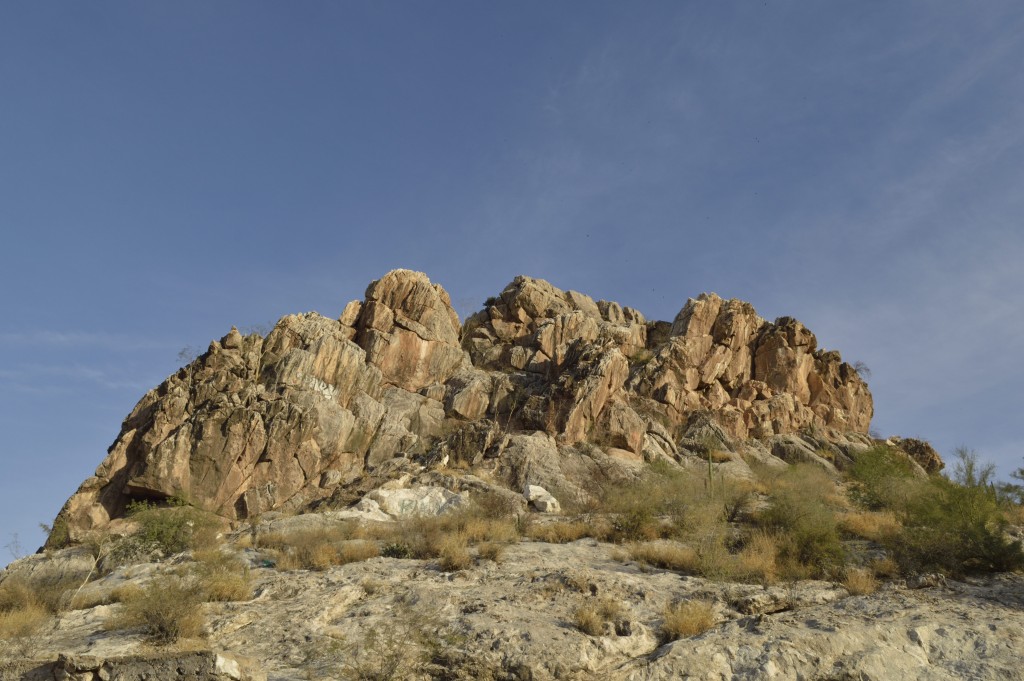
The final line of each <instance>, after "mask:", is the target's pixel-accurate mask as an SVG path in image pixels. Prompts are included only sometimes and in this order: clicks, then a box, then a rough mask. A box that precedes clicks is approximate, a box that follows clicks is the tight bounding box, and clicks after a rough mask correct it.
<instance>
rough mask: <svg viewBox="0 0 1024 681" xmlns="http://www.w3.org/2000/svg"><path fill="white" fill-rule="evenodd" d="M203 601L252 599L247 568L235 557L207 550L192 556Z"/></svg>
mask: <svg viewBox="0 0 1024 681" xmlns="http://www.w3.org/2000/svg"><path fill="white" fill-rule="evenodd" d="M192 557H193V558H194V559H195V560H196V562H197V563H198V565H197V569H196V575H197V578H198V580H199V585H200V588H201V589H202V594H203V600H205V601H247V600H249V599H250V598H252V584H251V582H250V579H249V568H248V567H247V566H246V565H245V563H243V562H242V561H241V560H239V559H238V558H237V557H236V556H234V555H231V554H228V553H223V552H221V551H217V550H215V549H208V550H202V551H196V552H195V553H194V554H193V556H192Z"/></svg>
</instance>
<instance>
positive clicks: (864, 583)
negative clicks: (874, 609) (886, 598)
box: [843, 568, 878, 596]
mask: <svg viewBox="0 0 1024 681" xmlns="http://www.w3.org/2000/svg"><path fill="white" fill-rule="evenodd" d="M843 586H844V587H846V590H847V591H849V592H850V594H852V595H854V596H863V595H865V594H872V593H874V592H875V591H877V590H878V579H877V578H876V577H875V575H874V573H873V572H872V571H871V570H864V569H860V568H852V569H850V570H847V571H846V579H844V580H843Z"/></svg>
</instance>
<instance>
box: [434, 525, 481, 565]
mask: <svg viewBox="0 0 1024 681" xmlns="http://www.w3.org/2000/svg"><path fill="white" fill-rule="evenodd" d="M437 558H438V565H440V567H441V569H442V570H444V571H445V572H458V571H459V570H465V569H466V568H468V567H469V566H470V565H472V564H473V558H472V556H470V555H469V548H468V546H467V544H466V537H465V535H462V534H453V535H449V536H447V537H444V538H443V539H442V540H441V541H440V542H439V543H438V544H437Z"/></svg>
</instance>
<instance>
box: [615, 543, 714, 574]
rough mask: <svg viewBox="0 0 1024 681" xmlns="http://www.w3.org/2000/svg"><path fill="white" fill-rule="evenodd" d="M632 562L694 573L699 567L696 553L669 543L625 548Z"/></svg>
mask: <svg viewBox="0 0 1024 681" xmlns="http://www.w3.org/2000/svg"><path fill="white" fill-rule="evenodd" d="M627 550H628V551H629V557H630V558H632V559H633V560H635V561H637V562H640V563H644V564H646V565H651V566H654V567H658V568H663V569H665V570H677V571H679V572H687V573H691V574H693V573H696V572H698V571H699V567H700V557H699V556H698V555H697V552H696V551H695V550H694V549H693V548H691V547H689V546H686V545H685V544H680V543H679V542H670V541H656V542H643V543H638V544H629V545H628V546H627Z"/></svg>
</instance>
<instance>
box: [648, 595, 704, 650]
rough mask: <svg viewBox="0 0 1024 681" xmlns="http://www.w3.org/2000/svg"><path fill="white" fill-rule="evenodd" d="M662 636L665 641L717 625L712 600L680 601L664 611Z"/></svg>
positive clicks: (698, 632) (695, 633) (702, 631)
mask: <svg viewBox="0 0 1024 681" xmlns="http://www.w3.org/2000/svg"><path fill="white" fill-rule="evenodd" d="M662 618H663V619H662V624H661V636H662V640H663V641H664V642H665V643H668V642H669V641H675V640H678V639H681V638H688V637H690V636H696V635H698V634H702V633H704V632H705V631H707V630H708V629H710V628H711V627H713V626H714V625H715V604H714V603H712V602H711V601H704V600H694V601H680V602H679V603H675V604H673V605H670V606H668V607H667V608H665V611H664V613H662Z"/></svg>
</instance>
